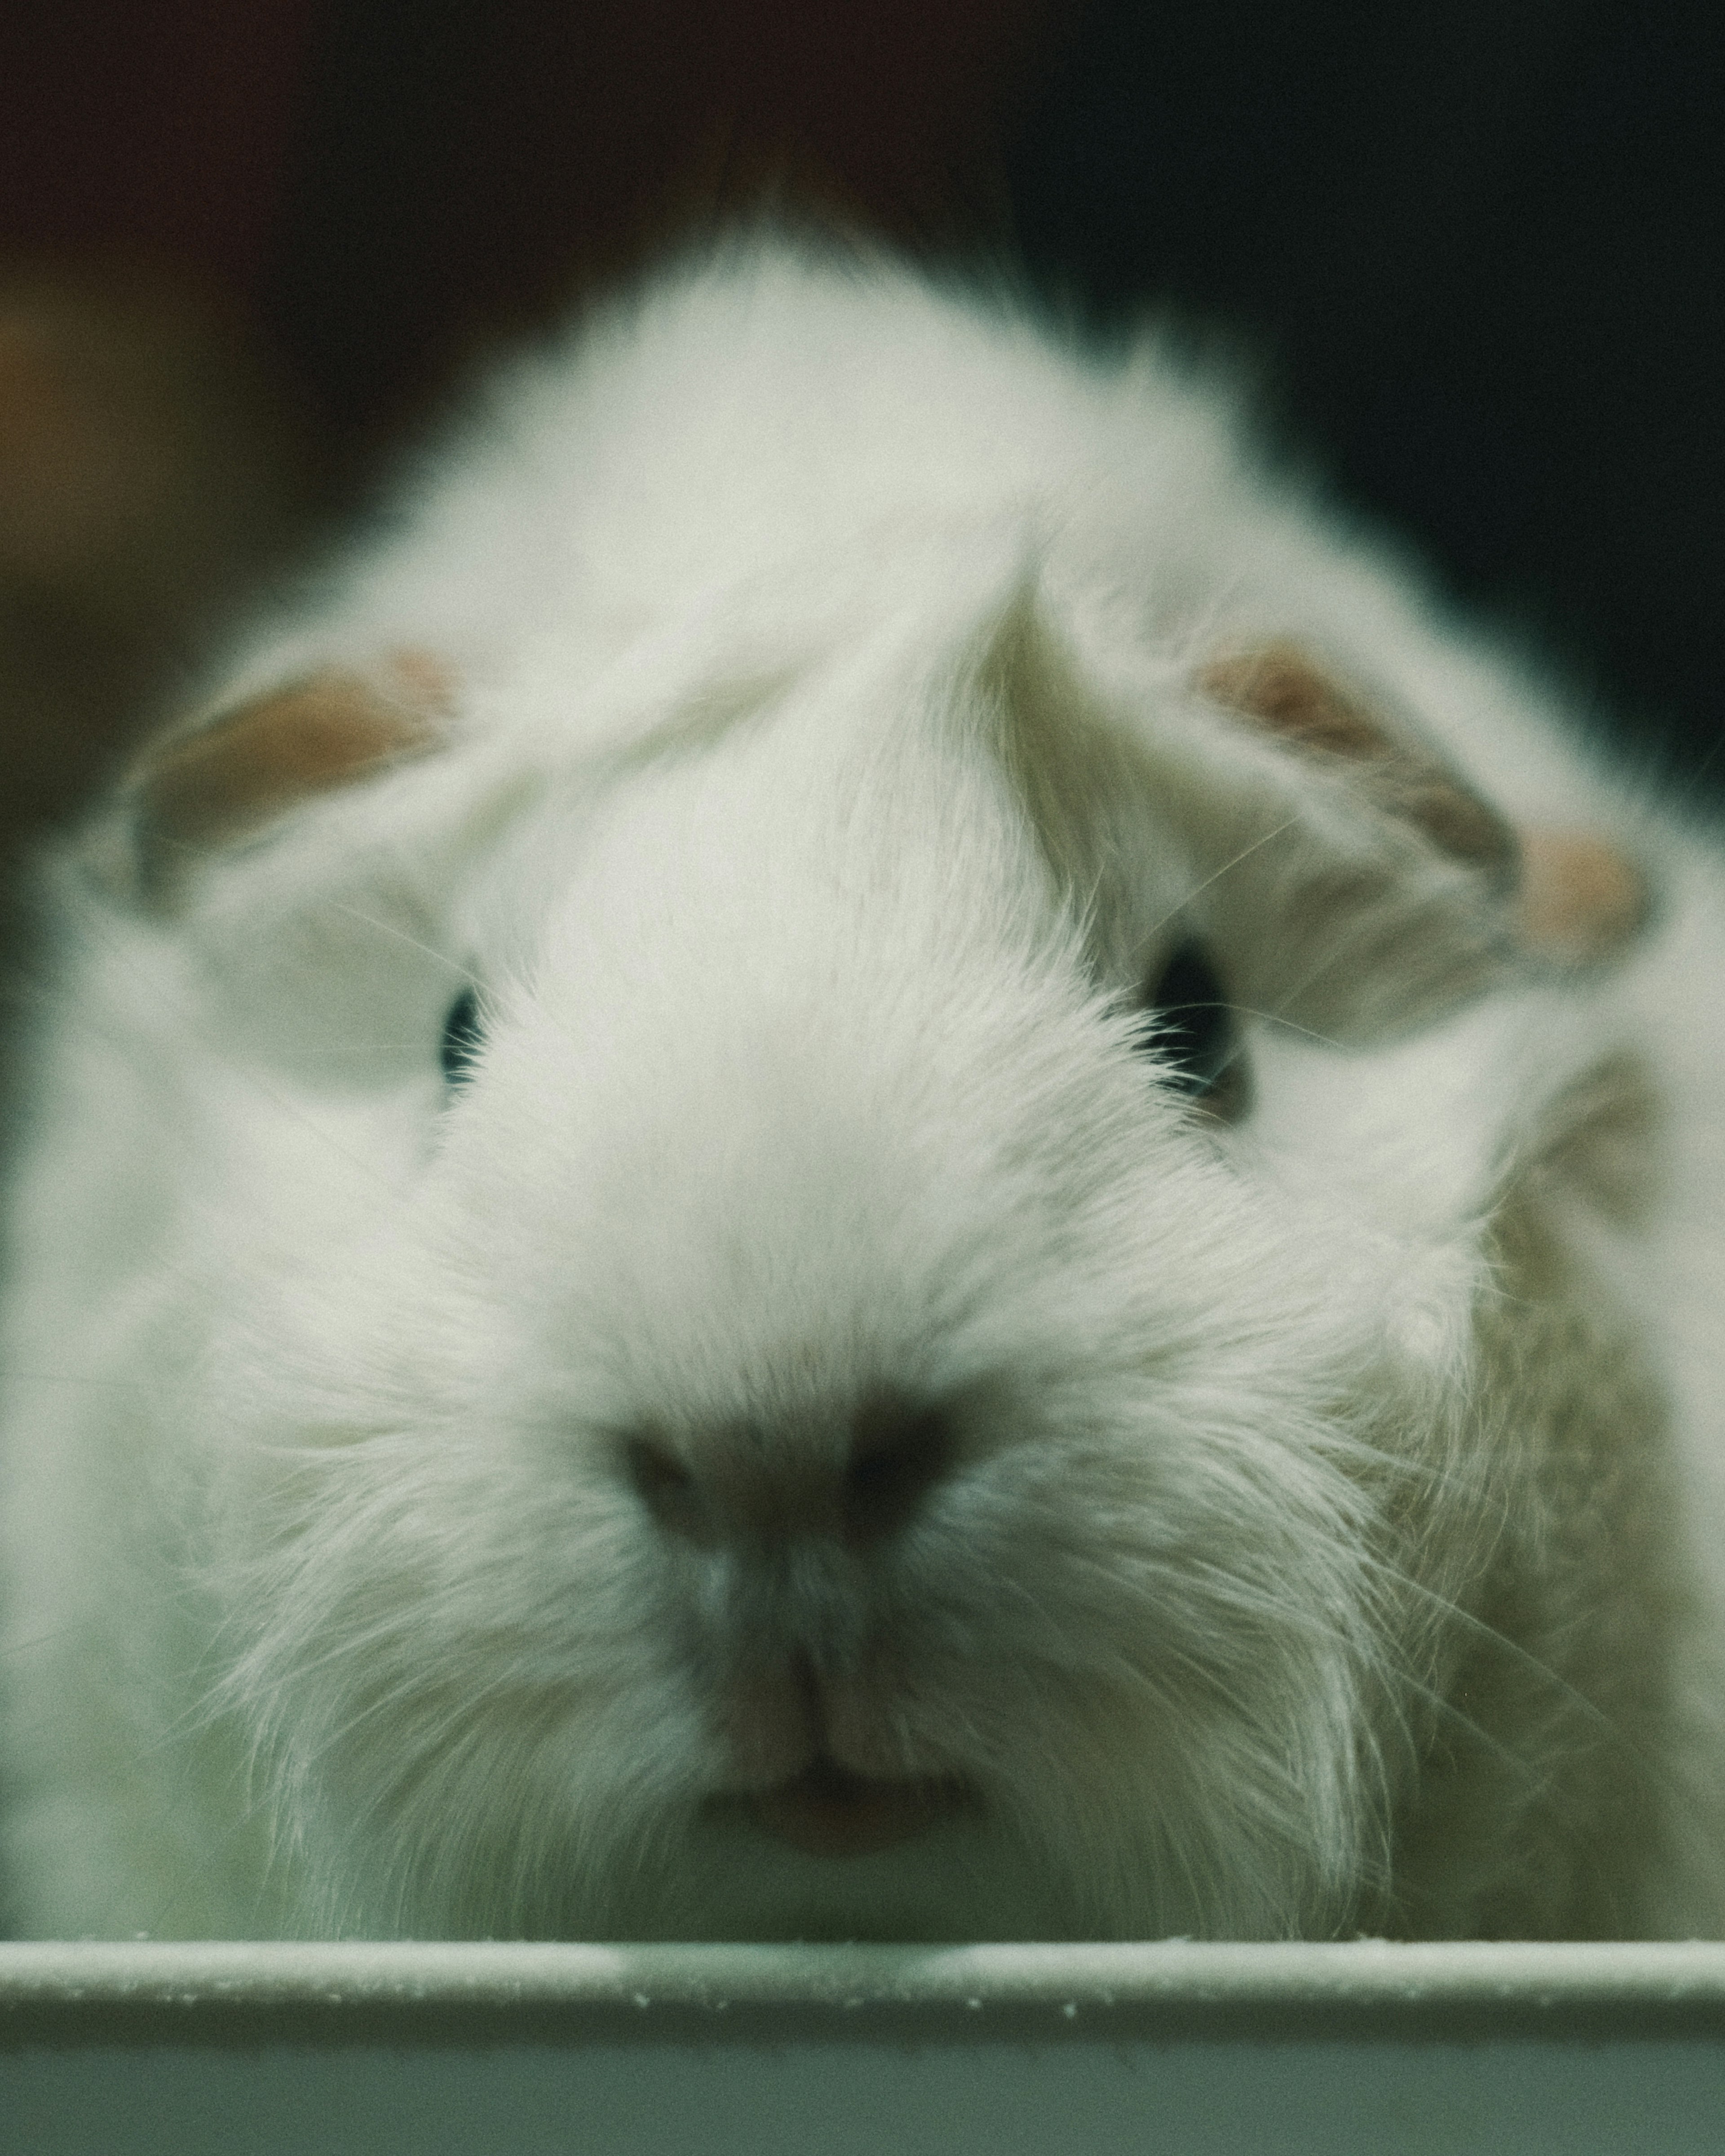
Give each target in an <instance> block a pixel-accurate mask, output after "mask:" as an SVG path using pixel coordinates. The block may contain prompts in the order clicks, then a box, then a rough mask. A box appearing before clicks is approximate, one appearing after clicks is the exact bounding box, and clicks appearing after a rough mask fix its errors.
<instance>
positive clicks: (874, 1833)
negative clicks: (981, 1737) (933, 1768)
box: [749, 1759, 975, 1856]
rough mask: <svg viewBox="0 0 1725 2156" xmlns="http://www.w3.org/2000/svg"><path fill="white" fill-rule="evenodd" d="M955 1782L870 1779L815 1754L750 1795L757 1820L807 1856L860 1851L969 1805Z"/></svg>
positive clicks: (907, 1835)
mask: <svg viewBox="0 0 1725 2156" xmlns="http://www.w3.org/2000/svg"><path fill="white" fill-rule="evenodd" d="M974 1803H975V1798H974V1796H973V1794H972V1792H971V1791H970V1790H969V1789H967V1788H966V1786H965V1785H964V1784H963V1783H962V1782H957V1781H953V1780H931V1781H914V1782H891V1781H877V1780H875V1779H873V1778H872V1777H870V1776H869V1775H865V1774H851V1773H850V1771H849V1770H848V1769H847V1768H844V1767H840V1766H839V1765H837V1764H836V1763H834V1761H832V1760H830V1759H817V1760H816V1761H815V1762H814V1764H813V1765H812V1766H809V1767H805V1768H803V1771H802V1773H801V1774H793V1776H792V1777H791V1779H790V1780H789V1781H788V1782H781V1783H779V1784H778V1785H777V1787H776V1788H773V1789H763V1790H762V1791H760V1792H759V1793H758V1794H757V1795H755V1796H754V1797H752V1798H751V1799H749V1807H750V1809H751V1810H752V1813H753V1815H754V1817H755V1820H756V1823H757V1825H759V1826H760V1827H762V1829H763V1830H764V1831H765V1832H767V1833H768V1834H770V1835H773V1838H774V1839H775V1840H778V1841H783V1842H788V1843H789V1845H791V1847H792V1848H793V1849H800V1850H802V1851H803V1852H804V1853H805V1855H808V1856H867V1855H869V1854H870V1851H874V1850H877V1849H890V1848H891V1847H892V1846H893V1845H894V1844H895V1843H897V1842H901V1841H910V1840H913V1839H914V1838H915V1837H916V1835H919V1834H925V1833H927V1831H928V1830H929V1829H930V1828H931V1827H933V1826H936V1825H939V1823H940V1822H941V1821H942V1820H946V1819H950V1818H951V1817H952V1815H954V1814H955V1813H957V1812H961V1811H966V1810H968V1809H972V1808H973V1805H974Z"/></svg>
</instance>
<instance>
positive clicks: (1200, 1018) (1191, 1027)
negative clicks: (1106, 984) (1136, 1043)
mask: <svg viewBox="0 0 1725 2156" xmlns="http://www.w3.org/2000/svg"><path fill="white" fill-rule="evenodd" d="M1145 1009H1147V1012H1148V1014H1149V1015H1150V1017H1151V1018H1152V1019H1153V1020H1154V1024H1153V1025H1150V1026H1148V1027H1147V1028H1146V1029H1145V1033H1144V1039H1145V1043H1146V1045H1148V1046H1153V1048H1154V1049H1155V1050H1156V1052H1157V1055H1158V1059H1159V1060H1160V1061H1161V1062H1162V1065H1163V1069H1164V1070H1166V1071H1167V1073H1168V1077H1169V1079H1170V1080H1171V1081H1172V1082H1173V1084H1174V1085H1176V1086H1178V1087H1179V1088H1180V1090H1181V1091H1182V1092H1183V1093H1186V1094H1189V1096H1191V1098H1192V1099H1194V1100H1195V1101H1204V1104H1205V1106H1208V1107H1210V1108H1213V1109H1214V1110H1216V1111H1218V1112H1219V1113H1221V1114H1224V1115H1225V1114H1232V1113H1235V1112H1237V1111H1238V1109H1239V1107H1240V1101H1241V1093H1242V1088H1243V1084H1244V1076H1245V1073H1244V1066H1243V1065H1242V1063H1241V1060H1240V1028H1239V1024H1238V1022H1237V1021H1236V1019H1235V1015H1234V1013H1233V1011H1232V1009H1230V1006H1229V1003H1228V997H1227V993H1226V991H1225V990H1224V988H1223V986H1222V983H1221V979H1220V978H1219V975H1218V973H1217V972H1216V969H1215V968H1214V966H1213V965H1212V964H1211V963H1210V962H1209V957H1208V956H1207V955H1206V954H1205V952H1204V946H1203V945H1202V944H1201V943H1182V944H1179V945H1178V946H1177V947H1176V948H1175V950H1174V952H1173V956H1172V957H1170V958H1169V960H1168V964H1167V965H1166V966H1165V967H1164V968H1163V971H1162V975H1161V978H1159V979H1158V981H1157V983H1156V985H1155V987H1154V988H1153V989H1152V990H1151V992H1150V993H1149V994H1148V996H1147V997H1146V998H1145Z"/></svg>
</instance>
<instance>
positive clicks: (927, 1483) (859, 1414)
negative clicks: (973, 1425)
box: [623, 1395, 955, 1548]
mask: <svg viewBox="0 0 1725 2156" xmlns="http://www.w3.org/2000/svg"><path fill="white" fill-rule="evenodd" d="M845 1421H846V1424H847V1427H846V1428H845V1430H844V1431H843V1433H842V1436H840V1437H839V1441H838V1442H837V1443H835V1442H834V1437H835V1435H836V1434H835V1433H834V1431H833V1430H832V1429H831V1427H830V1425H824V1424H822V1423H821V1422H820V1421H819V1419H814V1418H809V1419H803V1420H800V1421H798V1422H788V1423H785V1424H769V1423H767V1422H754V1421H750V1420H747V1419H743V1420H738V1421H735V1422H726V1423H722V1424H716V1425H714V1426H712V1427H711V1428H708V1429H706V1430H699V1431H696V1432H694V1433H692V1434H691V1435H688V1436H686V1437H685V1436H680V1435H676V1436H674V1435H671V1434H670V1433H669V1432H667V1431H665V1430H649V1429H640V1430H633V1431H631V1432H630V1433H629V1435H628V1436H627V1437H626V1438H625V1439H624V1445H623V1456H624V1466H625V1468H626V1471H627V1472H628V1475H629V1481H631V1483H632V1484H633V1485H634V1490H635V1492H636V1495H637V1496H639V1498H640V1500H641V1502H642V1503H643V1504H644V1506H645V1507H646V1508H647V1510H648V1511H649V1512H650V1513H651V1514H652V1515H653V1517H654V1518H655V1520H656V1521H657V1522H659V1524H660V1527H663V1528H665V1531H666V1532H668V1533H670V1534H674V1535H677V1536H680V1537H682V1539H684V1540H685V1541H686V1542H691V1543H695V1544H696V1545H697V1546H699V1547H700V1548H716V1547H717V1546H718V1545H720V1544H721V1543H731V1542H751V1543H775V1542H783V1541H787V1540H789V1539H791V1538H793V1537H803V1536H821V1537H826V1538H828V1539H829V1540H836V1541H839V1542H843V1543H850V1544H854V1545H860V1544H865V1543H874V1542H879V1541H880V1540H881V1539H883V1538H884V1537H886V1536H889V1535H892V1534H895V1533H896V1532H898V1531H899V1530H900V1529H901V1527H904V1526H905V1525H906V1523H907V1522H909V1521H910V1519H911V1517H912V1516H913V1515H914V1514H915V1512H916V1509H917V1507H919V1506H920V1505H921V1504H922V1501H923V1499H924V1498H925V1497H926V1496H927V1493H928V1491H929V1490H930V1489H931V1488H932V1486H933V1485H934V1484H935V1483H936V1482H937V1481H939V1480H940V1478H941V1477H942V1475H944V1474H945V1473H946V1472H947V1470H948V1468H949V1467H950V1466H951V1464H952V1457H953V1453H954V1450H955V1431H954V1424H953V1418H952V1414H951V1412H950V1411H949V1410H948V1409H947V1408H945V1407H942V1406H939V1405H932V1404H928V1403H927V1402H919V1401H913V1400H907V1399H899V1398H897V1397H894V1396H886V1395H877V1396H875V1397H874V1398H872V1399H868V1400H866V1401H865V1402H864V1403H863V1404H862V1405H861V1406H860V1407H858V1408H855V1409H852V1410H850V1411H849V1413H848V1415H846V1417H845Z"/></svg>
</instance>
